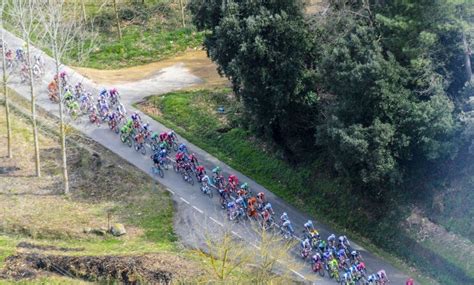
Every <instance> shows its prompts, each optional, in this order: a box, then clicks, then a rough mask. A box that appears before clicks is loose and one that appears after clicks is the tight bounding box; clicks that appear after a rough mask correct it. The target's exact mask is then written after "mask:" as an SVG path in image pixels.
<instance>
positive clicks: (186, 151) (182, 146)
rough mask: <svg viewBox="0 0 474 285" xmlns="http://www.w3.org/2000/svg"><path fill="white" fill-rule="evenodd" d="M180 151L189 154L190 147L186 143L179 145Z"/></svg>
mask: <svg viewBox="0 0 474 285" xmlns="http://www.w3.org/2000/svg"><path fill="white" fill-rule="evenodd" d="M178 151H180V152H184V153H188V147H187V146H186V144H185V143H182V144H180V145H179V147H178Z"/></svg>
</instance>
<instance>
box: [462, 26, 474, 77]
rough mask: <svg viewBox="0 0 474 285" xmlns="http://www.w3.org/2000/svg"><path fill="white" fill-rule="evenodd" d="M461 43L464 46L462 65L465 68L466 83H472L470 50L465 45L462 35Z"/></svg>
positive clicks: (464, 37)
mask: <svg viewBox="0 0 474 285" xmlns="http://www.w3.org/2000/svg"><path fill="white" fill-rule="evenodd" d="M462 43H463V45H464V65H465V66H466V76H467V81H469V82H471V81H472V67H471V49H470V48H469V45H468V44H467V40H466V35H465V34H464V32H463V33H462Z"/></svg>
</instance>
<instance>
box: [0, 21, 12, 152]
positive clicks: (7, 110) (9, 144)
mask: <svg viewBox="0 0 474 285" xmlns="http://www.w3.org/2000/svg"><path fill="white" fill-rule="evenodd" d="M0 28H1V29H2V39H1V40H2V43H4V42H5V41H4V34H3V33H4V31H3V25H2V26H1V27H0ZM5 48H6V47H5V46H3V48H2V63H3V94H4V95H5V113H6V117H7V118H6V119H7V149H8V158H13V152H12V127H11V122H10V103H9V101H8V88H7V81H8V77H7V60H6V54H5V53H6V51H5Z"/></svg>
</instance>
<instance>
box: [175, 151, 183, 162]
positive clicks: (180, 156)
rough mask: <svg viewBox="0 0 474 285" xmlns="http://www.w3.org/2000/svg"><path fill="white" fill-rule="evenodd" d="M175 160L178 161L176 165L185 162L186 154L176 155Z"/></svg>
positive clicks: (179, 153)
mask: <svg viewBox="0 0 474 285" xmlns="http://www.w3.org/2000/svg"><path fill="white" fill-rule="evenodd" d="M175 160H176V163H180V162H183V161H184V153H182V152H177V153H176V155H175Z"/></svg>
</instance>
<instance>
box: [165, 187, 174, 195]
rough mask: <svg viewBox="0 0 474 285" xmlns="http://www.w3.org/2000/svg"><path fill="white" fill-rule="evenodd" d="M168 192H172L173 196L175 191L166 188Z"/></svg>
mask: <svg viewBox="0 0 474 285" xmlns="http://www.w3.org/2000/svg"><path fill="white" fill-rule="evenodd" d="M166 190H168V192H170V193H171V194H173V195H174V191H173V190H171V189H170V188H166Z"/></svg>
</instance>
